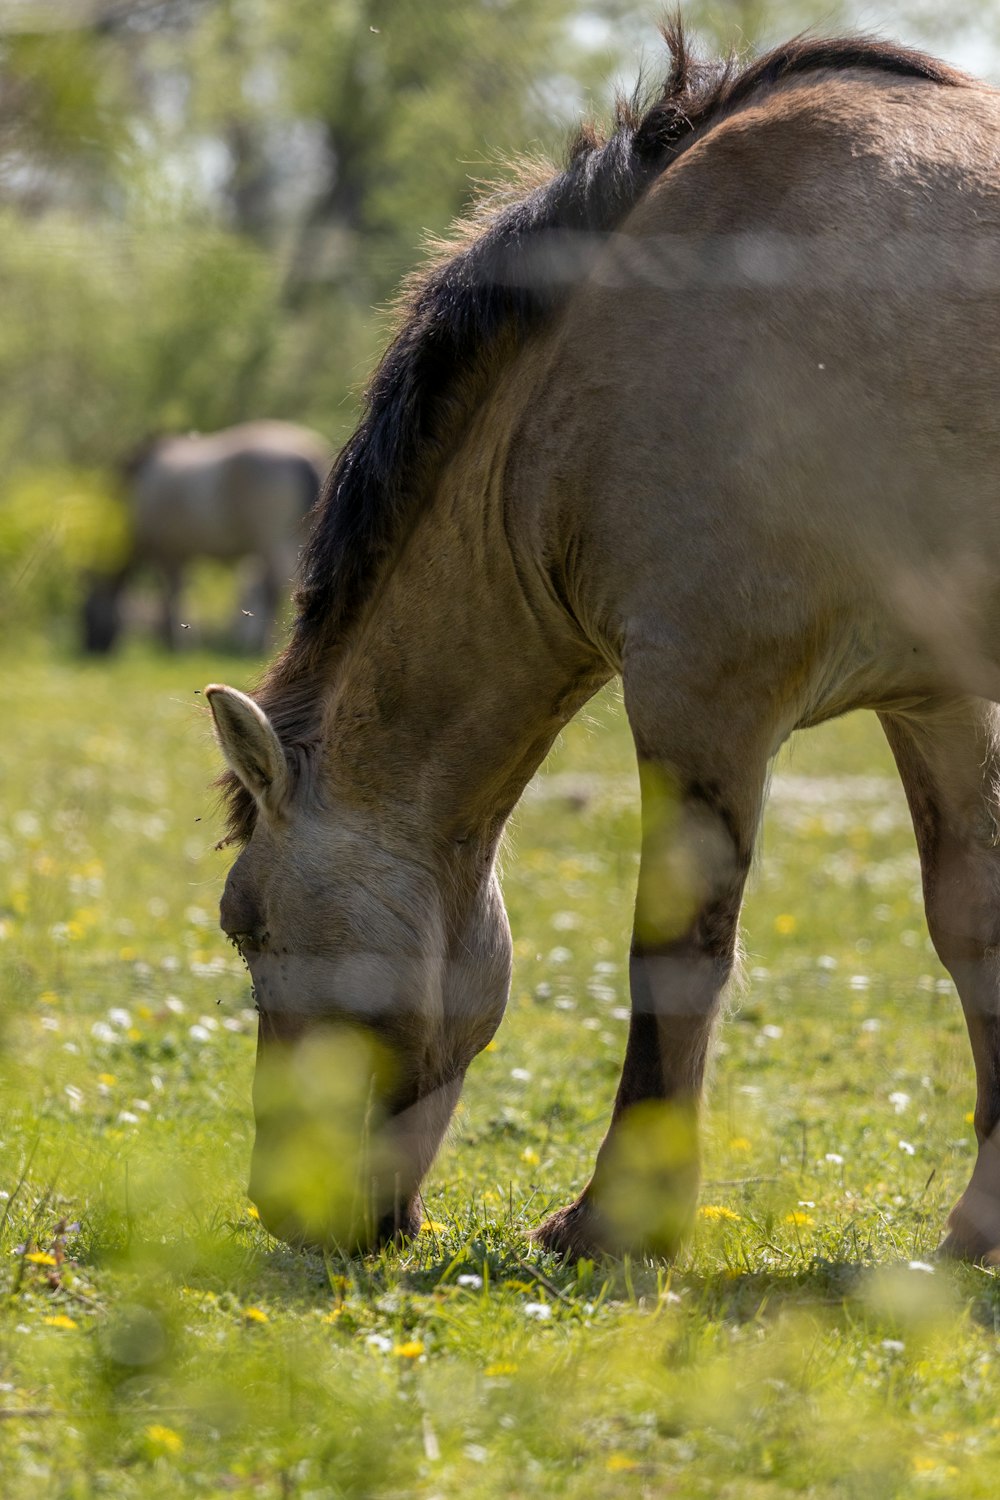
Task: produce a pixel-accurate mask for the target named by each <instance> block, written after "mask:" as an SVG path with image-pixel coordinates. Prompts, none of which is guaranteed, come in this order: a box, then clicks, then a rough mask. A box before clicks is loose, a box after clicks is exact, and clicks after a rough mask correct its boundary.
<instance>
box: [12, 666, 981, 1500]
mask: <svg viewBox="0 0 1000 1500" xmlns="http://www.w3.org/2000/svg"><path fill="white" fill-rule="evenodd" d="M219 676H227V677H228V678H229V679H230V680H232V681H234V682H235V684H236V685H238V686H247V685H248V684H249V681H250V677H251V673H250V672H249V670H248V668H247V665H246V663H245V662H240V661H238V660H235V661H234V660H232V659H229V660H226V659H219V658H218V657H208V656H204V655H202V656H199V655H195V654H194V653H192V654H190V655H188V656H184V657H180V658H178V659H175V660H164V659H162V658H159V657H156V656H154V655H153V654H152V653H150V652H148V651H147V650H146V649H145V648H142V647H139V646H133V647H132V648H131V649H130V651H129V652H127V653H126V655H125V656H124V658H123V659H121V660H120V661H117V662H115V663H113V664H112V665H110V666H108V665H100V666H89V665H88V666H82V665H80V664H78V663H74V662H72V661H71V660H70V659H69V658H68V657H64V656H59V655H57V654H56V653H55V652H48V651H45V650H43V649H42V648H41V647H38V648H32V650H29V651H28V652H27V653H19V654H18V655H16V656H15V655H14V654H12V653H11V652H10V651H9V650H8V653H7V655H6V657H5V659H4V662H3V680H4V700H5V701H4V712H5V719H6V724H5V730H4V734H3V740H2V744H0V776H2V785H3V808H2V812H0V994H2V999H3V1007H2V1016H0V1022H2V1032H0V1084H2V1097H0V1476H2V1478H0V1490H2V1493H3V1496H4V1497H5V1500H22V1497H25V1500H26V1497H28V1496H31V1497H35V1496H37V1495H39V1494H44V1495H50V1496H65V1497H75V1496H89V1495H92V1494H102V1493H103V1494H108V1495H114V1496H116V1497H117V1496H121V1497H132V1496H151V1497H152V1496H163V1497H167V1496H170V1497H175V1496H177V1495H180V1494H184V1495H188V1494H190V1495H213V1496H214V1495H220V1494H233V1495H248V1496H250V1495H252V1496H260V1497H272V1496H275V1497H278V1496H289V1495H295V1496H300V1495H301V1496H303V1497H305V1496H315V1497H320V1496H331V1497H332V1496H382V1495H386V1496H387V1495H393V1496H400V1495H404V1496H405V1495H414V1496H427V1497H431V1496H451V1495H455V1496H458V1495H461V1496H463V1497H465V1496H469V1497H476V1496H538V1495H573V1496H580V1497H584V1496H586V1497H593V1496H598V1497H600V1496H612V1495H619V1494H621V1495H642V1494H648V1495H651V1496H653V1495H655V1496H660V1495H667V1494H676V1495H682V1496H684V1495H692V1496H695V1495H711V1496H715V1497H728V1496H732V1497H740V1500H744V1497H755V1496H758V1495H764V1494H772V1493H775V1494H780V1493H796V1494H801V1495H809V1496H817V1497H822V1496H849V1497H857V1496H863V1497H867V1496H871V1497H890V1496H907V1497H908V1496H926V1495H933V1494H941V1495H948V1496H955V1495H961V1496H963V1497H964V1496H969V1497H973V1496H980V1495H982V1496H987V1495H988V1496H991V1497H992V1496H993V1495H995V1493H996V1473H997V1471H998V1469H997V1466H998V1463H1000V1405H998V1402H997V1391H998V1387H1000V1281H998V1279H997V1276H996V1275H995V1274H994V1273H992V1272H986V1271H982V1270H976V1269H972V1268H953V1267H948V1266H942V1265H937V1264H935V1263H934V1261H933V1258H932V1257H933V1252H934V1248H935V1245H936V1242H937V1240H938V1237H939V1234H940V1231H941V1227H942V1225H943V1222H944V1219H945V1216H946V1214H947V1211H948V1208H949V1207H950V1205H951V1203H952V1202H953V1201H954V1199H955V1197H956V1196H957V1195H958V1193H959V1192H960V1190H961V1188H962V1187H963V1186H964V1184H965V1182H966V1180H967V1177H968V1174H969V1172H970V1170H971V1165H972V1160H973V1147H974V1140H973V1132H972V1125H971V1110H972V1106H973V1077H972V1062H971V1057H970V1054H969V1050H968V1045H967V1042H966V1039H965V1035H964V1029H963V1024H962V1020H961V1014H960V1010H959V1006H958V1002H957V999H956V997H955V995H954V993H953V991H952V987H951V985H950V983H949V982H948V981H947V979H946V978H945V976H944V974H943V972H942V970H941V968H940V966H939V965H938V963H937V961H936V959H935V957H934V955H933V952H932V951H931V949H930V946H929V943H928V940H927V937H926V930H925V926H924V921H923V914H922V909H921V903H920V894H919V876H918V870H917V864H916V857H915V853H914V850H913V843H912V835H911V832H910V829H909V825H908V820H907V816H906V811H905V807H904V804H903V800H902V796H901V793H900V792H899V790H898V788H897V785H896V783H895V780H894V777H893V772H892V767H891V762H890V761H889V757H888V754H887V751H886V750H885V748H884V746H883V745H882V743H881V741H880V739H879V735H878V728H877V724H876V723H875V721H874V720H869V719H866V718H854V719H850V720H847V721H844V722H843V723H840V724H837V725H834V726H832V727H831V728H829V729H827V730H824V731H822V732H816V733H814V734H813V735H812V736H809V737H802V738H801V739H800V740H799V741H798V742H796V744H795V745H793V746H792V750H791V754H790V755H789V756H787V757H786V758H784V759H783V760H782V762H781V764H780V766H779V767H778V769H777V773H776V775H775V779H774V785H773V790H772V797H771V804H770V812H769V816H768V821H767V825H766V828H765V833H764V839H763V850H762V857H761V860H760V863H759V866H758V870H757V873H756V876H755V879H754V882H753V891H752V894H751V897H750V900H749V902H748V906H747V910H746V916H745V944H746V955H745V965H744V968H745V983H744V985H743V987H742V988H741V990H740V991H739V992H738V993H737V994H735V995H734V996H733V1001H732V1014H731V1015H730V1017H729V1019H728V1021H727V1023H726V1025H725V1027H724V1028H723V1030H722V1032H721V1034H720V1043H719V1046H718V1048H717V1054H716V1063H715V1068H714V1081H713V1087H712V1096H711V1105H710V1108H709V1110H708V1113H707V1117H706V1145H705V1181H704V1186H703V1190H702V1198H701V1205H702V1206H701V1209H700V1213H699V1218H698V1224H697V1231H696V1235H695V1238H694V1240H693V1242H692V1244H691V1246H690V1249H689V1250H688V1251H687V1252H686V1253H685V1255H684V1257H683V1259H682V1260H681V1261H680V1262H679V1263H678V1264H677V1265H675V1266H673V1267H669V1266H666V1265H662V1264H660V1265H657V1264H647V1263H643V1262H641V1261H634V1262H631V1263H629V1262H626V1263H624V1264H610V1263H609V1264H591V1263H584V1264H582V1265H580V1266H577V1267H565V1266H562V1265H560V1264H558V1263H556V1262H554V1261H552V1260H551V1259H549V1258H547V1257H544V1256H539V1254H538V1252H537V1250H536V1249H535V1248H534V1247H533V1246H532V1245H531V1243H530V1241H529V1239H528V1234H529V1231H530V1230H531V1228H532V1226H533V1225H535V1224H536V1223H537V1222H538V1221H539V1220H540V1219H541V1218H542V1216H543V1215H544V1214H545V1212H546V1211H547V1210H548V1209H550V1208H552V1207H555V1206H558V1205H559V1204H560V1203H562V1202H565V1201H567V1199H568V1197H569V1196H570V1195H571V1194H572V1193H573V1192H574V1191H575V1190H577V1189H578V1188H579V1186H580V1185H581V1183H582V1182H583V1180H584V1179H585V1176H586V1173H587V1169H588V1166H589V1165H590V1164H591V1162H592V1161H593V1157H594V1153H595V1150H596V1147H597V1145H598V1142H599V1140H600V1137H601V1134H602V1130H603V1127H604V1124H605V1123H606V1120H607V1117H608V1113H609V1108H610V1103H611V1099H612V1097H613V1093H614V1088H615V1083H616V1081H617V1074H618V1069H619V1065H620V1060H621V1055H622V1050H623V1046H624V1039H625V1031H626V1022H627V1014H628V1012H627V1007H628V994H627V982H626V964H625V956H626V948H627V941H628V928H629V918H630V907H631V902H632V892H633V882H634V876H635V868H636V844H637V833H638V809H637V805H636V783H635V775H634V770H633V766H632V762H631V758H630V751H629V742H628V734H627V728H626V725H625V722H624V717H623V714H622V710H621V705H620V700H619V698H618V696H617V695H616V693H614V692H609V693H608V694H607V695H605V696H604V697H602V698H601V699H600V700H599V701H597V702H596V703H595V704H594V705H592V706H591V708H590V709H589V710H588V711H587V713H586V714H585V715H584V716H583V717H582V718H581V719H579V720H578V721H577V722H576V723H574V724H573V725H572V726H571V727H570V729H569V730H568V732H567V733H566V735H565V736H564V738H563V740H562V741H561V742H560V744H559V746H558V747H557V749H556V750H555V752H554V753H553V755H552V756H551V757H550V759H549V761H548V763H547V765H546V767H545V768H544V770H543V772H542V773H541V774H540V775H539V776H538V778H537V779H536V780H535V782H534V783H533V784H532V786H531V787H530V789H529V792H528V794H527V796H526V798H525V800H524V802H523V803H522V806H521V808H520V809H519V811H518V814H517V816H516V818H515V820H514V825H513V828H512V830H511V836H510V839H509V842H508V845H507V849H506V852H505V856H504V864H505V890H506V897H507V903H508V907H509V911H510V916H511V923H512V927H513V930H514V935H515V944H516V973H515V981H514V988H513V993H512V997H511V1003H510V1008H509V1011H508V1015H507V1019H506V1021H505V1022H504V1024H503V1026H502V1027H501V1029H500V1031H499V1033H498V1035H497V1037H496V1040H495V1041H494V1042H493V1043H492V1044H491V1045H490V1047H489V1048H488V1049H487V1051H486V1052H485V1053H484V1054H483V1055H482V1056H481V1057H480V1058H479V1059H478V1061H477V1062H476V1063H475V1064H474V1066H473V1068H472V1070H471V1073H470V1077H469V1082H468V1086H467V1088H466V1091H465V1096H464V1099H463V1102H462V1106H461V1109H460V1112H459V1115H458V1117H457V1119H456V1122H455V1127H454V1129H453V1131H452V1133H451V1136H450V1138H449V1140H448V1142H447V1143H446V1145H445V1147H444V1149H443V1150H442V1152H441V1155H440V1158H439V1160H438V1162H437V1164H436V1166H435V1168H434V1170H433V1172H432V1174H431V1176H430V1178H429V1180H428V1183H427V1188H426V1199H425V1206H426V1224H425V1227H424V1231H423V1233H422V1234H421V1235H420V1237H419V1240H418V1241H417V1242H416V1243H415V1244H413V1245H412V1246H410V1247H408V1248H406V1249H404V1250H399V1251H391V1252H387V1253H385V1254H383V1255H381V1256H380V1257H377V1258H370V1259H368V1260H365V1261H360V1260H359V1261H350V1260H342V1261H341V1260H336V1259H328V1260H326V1261H324V1260H322V1259H320V1258H319V1257H317V1256H309V1255H296V1254H293V1253H292V1252H290V1251H288V1250H287V1249H285V1248H283V1247H282V1246H281V1245H279V1244H277V1243H276V1242H274V1241H272V1240H271V1239H269V1237H268V1236H267V1234H266V1233H265V1232H264V1231H263V1230H262V1228H261V1227H260V1225H259V1223H258V1222H256V1220H255V1217H254V1213H253V1210H252V1208H251V1206H250V1204H249V1203H248V1201H247V1199H246V1196H245V1192H244V1187H245V1179H246V1171H247V1165H248V1159H249V1151H250V1144H251V1132H252V1123H251V1114H250V1082H251V1075H252V1069H253V1061H254V1047H255V1016H254V1014H253V1011H252V1008H251V1007H250V998H249V994H248V989H247V982H246V976H245V974H244V972H243V970H242V968H241V966H240V963H239V961H238V960H237V958H236V956H235V955H234V954H233V952H232V950H231V949H229V948H228V947H227V946H226V945H225V943H224V942H223V940H222V938H221V935H220V934H219V932H218V930H217V928H216V904H217V900H218V895H219V891H220V888H221V884H222V880H223V878H224V874H225V870H226V866H227V860H228V856H227V855H226V854H225V853H220V852H217V851H215V850H214V848H213V843H214V840H215V838H216V837H217V836H218V832H219V829H218V824H217V820H216V814H215V808H214V804H213V794H212V792H211V789H210V781H211V778H212V776H213V774H214V773H215V771H216V769H217V766H216V753H215V751H214V748H213V746H212V743H211V739H210V736H209V733H208V729H207V726H206V721H205V714H204V711H203V709H202V706H201V705H202V700H201V698H200V697H199V696H198V694H197V693H196V689H198V688H200V687H201V686H202V685H203V683H204V682H205V681H206V680H209V679H211V678H217V677H219ZM334 1169H335V1164H331V1170H334Z"/></svg>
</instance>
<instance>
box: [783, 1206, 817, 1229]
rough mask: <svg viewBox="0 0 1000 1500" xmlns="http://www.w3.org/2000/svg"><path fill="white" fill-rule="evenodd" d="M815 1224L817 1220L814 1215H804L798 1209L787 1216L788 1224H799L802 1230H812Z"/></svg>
mask: <svg viewBox="0 0 1000 1500" xmlns="http://www.w3.org/2000/svg"><path fill="white" fill-rule="evenodd" d="M815 1222H816V1220H815V1219H814V1218H813V1216H812V1214H804V1213H802V1212H800V1210H799V1209H796V1210H795V1211H794V1213H790V1214H786V1215H785V1223H786V1224H798V1225H799V1227H800V1228H802V1229H808V1228H810V1227H811V1225H813V1224H815Z"/></svg>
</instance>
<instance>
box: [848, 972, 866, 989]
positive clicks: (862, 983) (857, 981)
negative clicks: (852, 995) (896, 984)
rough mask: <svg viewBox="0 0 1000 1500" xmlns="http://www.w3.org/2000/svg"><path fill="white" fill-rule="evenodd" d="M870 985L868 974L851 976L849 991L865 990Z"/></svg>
mask: <svg viewBox="0 0 1000 1500" xmlns="http://www.w3.org/2000/svg"><path fill="white" fill-rule="evenodd" d="M870 985H871V977H870V976H869V975H868V974H852V975H851V989H852V990H866V989H868V988H869V986H870Z"/></svg>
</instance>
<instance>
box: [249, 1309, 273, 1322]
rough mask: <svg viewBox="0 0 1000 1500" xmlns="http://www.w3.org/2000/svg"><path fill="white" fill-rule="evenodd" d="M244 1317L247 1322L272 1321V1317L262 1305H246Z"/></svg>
mask: <svg viewBox="0 0 1000 1500" xmlns="http://www.w3.org/2000/svg"><path fill="white" fill-rule="evenodd" d="M243 1318H244V1321H245V1322H247V1323H270V1321H271V1320H270V1318H269V1317H268V1315H267V1313H266V1312H265V1311H264V1309H263V1308H262V1307H245V1308H244V1309H243Z"/></svg>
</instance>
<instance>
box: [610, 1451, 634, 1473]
mask: <svg viewBox="0 0 1000 1500" xmlns="http://www.w3.org/2000/svg"><path fill="white" fill-rule="evenodd" d="M604 1467H605V1468H606V1469H607V1471H608V1473H609V1474H624V1473H626V1472H627V1471H628V1470H629V1469H637V1468H638V1467H639V1465H638V1464H637V1463H636V1461H635V1459H634V1458H629V1457H628V1455H627V1454H626V1453H612V1455H611V1457H610V1458H609V1459H608V1461H607V1463H606V1464H605V1465H604Z"/></svg>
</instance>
